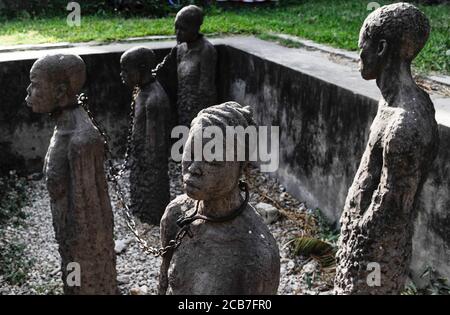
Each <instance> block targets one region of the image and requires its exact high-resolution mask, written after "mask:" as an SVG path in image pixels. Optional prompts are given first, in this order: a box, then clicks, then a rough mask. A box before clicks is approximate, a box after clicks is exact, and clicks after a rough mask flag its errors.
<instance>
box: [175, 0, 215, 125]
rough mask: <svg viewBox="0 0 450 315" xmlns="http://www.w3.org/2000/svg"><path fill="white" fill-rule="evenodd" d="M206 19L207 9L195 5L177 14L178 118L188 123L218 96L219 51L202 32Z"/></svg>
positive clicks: (181, 121)
mask: <svg viewBox="0 0 450 315" xmlns="http://www.w3.org/2000/svg"><path fill="white" fill-rule="evenodd" d="M202 23H203V11H202V9H200V8H199V7H197V6H195V5H189V6H187V7H184V8H182V9H181V10H180V11H179V12H178V14H177V16H176V18H175V31H176V37H177V42H178V46H177V50H176V53H177V58H176V59H177V79H178V92H177V94H178V96H177V97H178V99H177V108H178V109H177V111H178V122H179V124H181V125H185V126H189V124H190V123H191V120H192V119H193V118H194V117H195V116H196V115H197V114H198V112H199V111H200V110H202V109H203V108H206V107H208V106H211V105H214V104H216V98H217V90H216V83H215V82H216V64H217V53H216V49H215V48H214V46H213V45H212V44H211V43H210V42H209V41H208V40H207V39H206V38H205V37H204V36H203V35H202V34H201V33H200V26H201V25H202Z"/></svg>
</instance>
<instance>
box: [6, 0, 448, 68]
mask: <svg viewBox="0 0 450 315" xmlns="http://www.w3.org/2000/svg"><path fill="white" fill-rule="evenodd" d="M291 2H292V1H291ZM378 2H379V3H380V4H382V5H383V4H388V3H392V2H396V1H378ZM368 3H369V1H365V0H364V1H363V0H333V1H330V0H314V1H313V0H304V1H298V3H297V4H291V5H284V6H279V7H274V8H264V7H259V8H246V9H239V10H223V9H219V8H212V9H210V10H209V11H208V12H207V17H206V19H205V23H204V25H203V28H202V31H203V32H204V33H220V34H255V35H260V34H265V33H271V32H279V33H286V34H290V35H296V36H300V37H303V38H307V39H311V40H314V41H316V42H319V43H324V44H329V45H331V46H334V47H338V48H343V49H348V50H357V42H358V34H359V28H360V27H361V24H362V22H363V20H364V18H365V17H366V16H367V14H368V13H369V11H368V10H367V5H368ZM419 7H420V8H421V9H422V10H423V11H424V12H425V14H426V15H427V16H428V17H429V18H430V20H431V25H432V33H431V36H430V39H429V41H428V43H427V45H426V47H425V48H424V50H423V51H422V52H421V54H420V55H419V56H418V57H417V58H416V60H415V63H414V66H415V68H416V70H418V71H420V72H430V71H432V72H439V73H445V74H449V73H450V56H449V55H447V54H446V52H447V51H449V50H450V37H449V25H450V5H439V6H422V5H419ZM171 34H173V16H170V17H167V18H160V19H145V18H138V17H136V18H124V17H117V16H111V15H98V16H82V24H81V27H69V26H67V24H66V15H65V12H62V14H61V17H51V18H36V19H22V20H20V19H19V20H12V21H3V22H1V23H0V43H2V44H3V45H8V44H10V45H11V44H25V43H27V44H30V43H55V42H83V41H91V40H95V41H113V40H118V39H124V38H128V37H138V36H147V35H171Z"/></svg>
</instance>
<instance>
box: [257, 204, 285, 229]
mask: <svg viewBox="0 0 450 315" xmlns="http://www.w3.org/2000/svg"><path fill="white" fill-rule="evenodd" d="M255 209H256V211H257V212H258V213H259V215H260V216H261V217H262V218H263V220H264V223H266V224H272V223H274V222H276V221H277V220H278V218H279V216H280V211H279V210H278V209H277V208H275V207H274V206H272V205H270V204H268V203H264V202H260V203H257V204H256V206H255Z"/></svg>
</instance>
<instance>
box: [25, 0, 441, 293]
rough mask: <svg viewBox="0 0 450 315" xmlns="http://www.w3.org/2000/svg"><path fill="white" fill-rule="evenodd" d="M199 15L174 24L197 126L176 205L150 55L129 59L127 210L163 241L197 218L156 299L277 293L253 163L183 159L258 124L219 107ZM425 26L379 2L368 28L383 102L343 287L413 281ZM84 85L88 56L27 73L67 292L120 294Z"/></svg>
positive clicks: (347, 232) (349, 227)
mask: <svg viewBox="0 0 450 315" xmlns="http://www.w3.org/2000/svg"><path fill="white" fill-rule="evenodd" d="M202 22H203V13H202V11H201V9H199V8H198V7H196V6H188V7H185V8H183V9H182V10H181V11H180V12H179V13H178V15H177V17H176V21H175V29H176V35H177V42H178V44H177V46H176V50H172V52H171V53H172V54H173V55H174V56H173V57H174V58H175V60H176V67H177V78H176V79H177V81H178V101H177V111H178V119H179V121H178V123H179V124H186V125H187V124H190V132H189V138H188V140H187V143H186V145H185V147H184V150H185V151H184V154H183V161H182V174H183V188H184V190H185V192H186V194H184V195H181V196H178V197H177V198H176V199H175V200H173V201H172V202H170V203H169V185H168V183H169V180H168V174H167V173H168V166H167V157H168V151H169V141H170V140H169V128H170V122H169V119H168V117H169V116H170V115H171V108H170V102H169V98H168V96H167V94H166V92H165V90H164V89H163V87H162V85H161V84H160V83H159V82H158V80H157V78H156V76H155V75H153V74H152V72H151V69H153V68H154V67H155V64H156V60H155V55H154V53H153V51H152V50H150V49H147V48H143V47H139V48H134V49H131V50H129V51H127V52H125V53H124V54H123V56H122V58H121V68H122V73H121V76H122V79H123V82H124V83H125V84H127V85H128V86H129V87H131V88H133V87H136V86H137V87H138V88H139V90H138V91H139V92H138V93H137V94H136V95H135V97H136V98H135V99H136V100H135V116H134V125H133V131H132V143H133V146H132V152H131V161H130V170H131V171H130V186H131V189H130V196H131V208H132V210H133V212H134V213H135V214H136V215H137V216H139V217H140V218H141V219H143V220H144V221H148V222H152V223H153V224H160V228H161V246H162V247H165V246H167V245H170V244H172V242H173V240H175V239H176V237H177V234H178V232H179V230H180V226H183V224H185V225H184V226H186V225H188V226H189V229H188V232H189V233H188V234H189V237H185V238H184V239H183V241H182V242H181V244H179V246H178V247H177V248H170V249H169V250H167V251H166V252H165V253H164V254H163V255H162V256H163V257H162V265H161V270H160V283H159V293H160V294H166V293H170V294H276V292H277V288H278V284H279V276H280V257H279V250H278V247H277V244H276V241H275V239H274V238H273V236H272V235H271V233H270V231H269V229H268V228H267V226H266V225H265V224H264V222H263V220H262V218H261V217H260V216H259V215H258V214H257V213H256V211H255V209H254V208H253V207H252V206H251V205H250V204H248V202H247V201H248V190H247V187H246V185H245V184H242V182H240V177H241V175H242V172H243V169H244V168H245V166H246V163H247V162H246V161H244V162H242V161H237V160H236V161H215V162H207V161H193V160H192V159H191V158H189V157H188V156H187V154H188V153H187V152H191V150H190V146H192V145H193V139H194V137H195V135H196V134H197V132H201V131H202V128H205V127H207V126H216V127H218V128H220V129H221V130H225V129H226V127H227V126H242V127H244V128H245V127H247V126H251V125H254V121H253V118H252V112H251V109H250V107H248V106H241V105H240V104H237V103H235V102H226V103H223V104H220V105H214V104H216V95H215V91H216V87H215V83H214V82H215V68H216V60H217V57H216V52H215V48H214V47H213V46H212V45H211V44H210V43H209V42H208V41H207V40H206V39H205V38H204V37H203V36H202V35H201V34H200V33H199V30H200V26H201V24H202ZM429 32H430V26H429V22H428V19H427V18H426V16H425V15H424V14H423V13H422V12H420V11H419V10H418V9H417V8H416V7H414V6H413V5H410V4H406V3H397V4H392V5H387V6H383V7H381V8H379V9H377V10H376V11H374V12H372V13H371V14H370V15H369V16H368V17H367V18H366V20H365V21H364V24H363V26H362V28H361V32H360V38H359V48H360V49H361V74H362V77H363V78H364V79H366V80H372V79H376V82H377V85H378V87H379V88H380V90H381V93H382V98H381V100H380V102H379V109H378V113H377V115H376V117H375V120H374V121H373V124H372V127H371V132H370V137H369V140H368V144H367V147H366V150H365V152H364V154H363V157H362V161H361V164H360V166H359V169H358V171H357V173H356V176H355V179H354V182H353V184H352V186H351V187H350V190H349V192H348V196H347V200H346V204H345V208H344V211H343V214H342V219H341V236H340V240H339V243H338V246H339V249H338V253H337V269H336V279H335V292H336V293H337V294H383V293H385V294H386V293H387V294H396V293H399V292H400V291H401V290H402V287H403V286H404V284H405V280H406V276H407V272H408V266H409V261H410V256H411V250H412V249H411V246H412V245H411V239H412V231H413V227H412V224H413V220H414V216H415V214H416V208H417V205H416V202H417V196H418V193H419V192H420V190H421V186H422V184H423V182H424V180H425V178H426V174H427V171H428V169H429V168H430V165H431V164H432V161H433V160H434V158H435V156H436V154H437V148H438V139H439V137H438V129H437V123H436V121H435V118H434V107H433V104H432V102H431V101H430V98H429V96H428V94H426V93H425V92H424V91H423V90H421V89H420V88H419V87H418V86H417V85H416V83H415V82H414V80H413V78H412V75H411V62H412V60H413V59H414V58H415V57H416V56H417V54H418V53H419V52H420V50H421V49H422V48H423V46H424V45H425V43H426V41H427V38H428V36H429ZM174 52H175V53H174ZM85 79H86V69H85V64H84V62H83V60H82V59H81V58H80V57H78V56H76V55H69V54H67V55H61V54H59V55H51V56H46V57H43V58H41V59H39V60H37V61H36V62H35V63H34V65H33V67H32V69H31V71H30V80H31V84H30V86H29V87H28V90H27V91H28V96H27V99H26V101H27V104H28V105H29V106H30V107H32V110H33V111H34V112H37V113H52V116H54V117H55V118H56V128H55V130H54V134H53V137H52V139H51V142H50V146H49V149H48V152H47V155H46V158H45V165H44V174H45V178H46V182H47V187H48V191H49V195H50V198H51V210H52V215H53V222H54V228H55V235H56V239H57V241H58V244H59V252H60V255H61V258H62V266H61V269H62V278H63V282H64V292H65V293H66V294H117V293H118V287H117V282H116V268H115V262H116V258H115V252H114V241H113V214H112V209H111V203H110V197H109V195H108V184H107V180H106V176H105V171H104V162H105V158H104V150H105V146H104V139H103V138H102V137H101V135H100V133H99V130H98V129H97V128H96V127H95V125H94V124H93V123H92V121H91V119H90V118H89V116H88V114H87V113H86V112H85V111H84V110H83V109H82V108H80V107H79V105H78V102H77V94H78V93H79V92H80V90H81V88H82V87H83V85H84V83H85ZM311 154H313V152H311ZM242 192H244V193H245V195H244V196H243V195H242ZM167 204H168V205H167ZM164 209H165V211H164ZM180 222H181V223H180ZM70 262H77V263H79V264H80V267H81V283H80V286H69V285H68V284H67V282H66V279H67V276H68V271H67V268H66V266H67V265H68V264H69V263H70ZM372 262H376V263H378V264H379V265H380V266H381V282H380V285H379V286H370V285H369V284H368V282H367V274H368V270H367V266H368V264H369V263H372Z"/></svg>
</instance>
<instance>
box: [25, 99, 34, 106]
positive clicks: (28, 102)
mask: <svg viewBox="0 0 450 315" xmlns="http://www.w3.org/2000/svg"><path fill="white" fill-rule="evenodd" d="M25 102H26V103H27V106H28V107H33V104H32V103H31V101H30V98H29V97H28V96H27V97H25Z"/></svg>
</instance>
